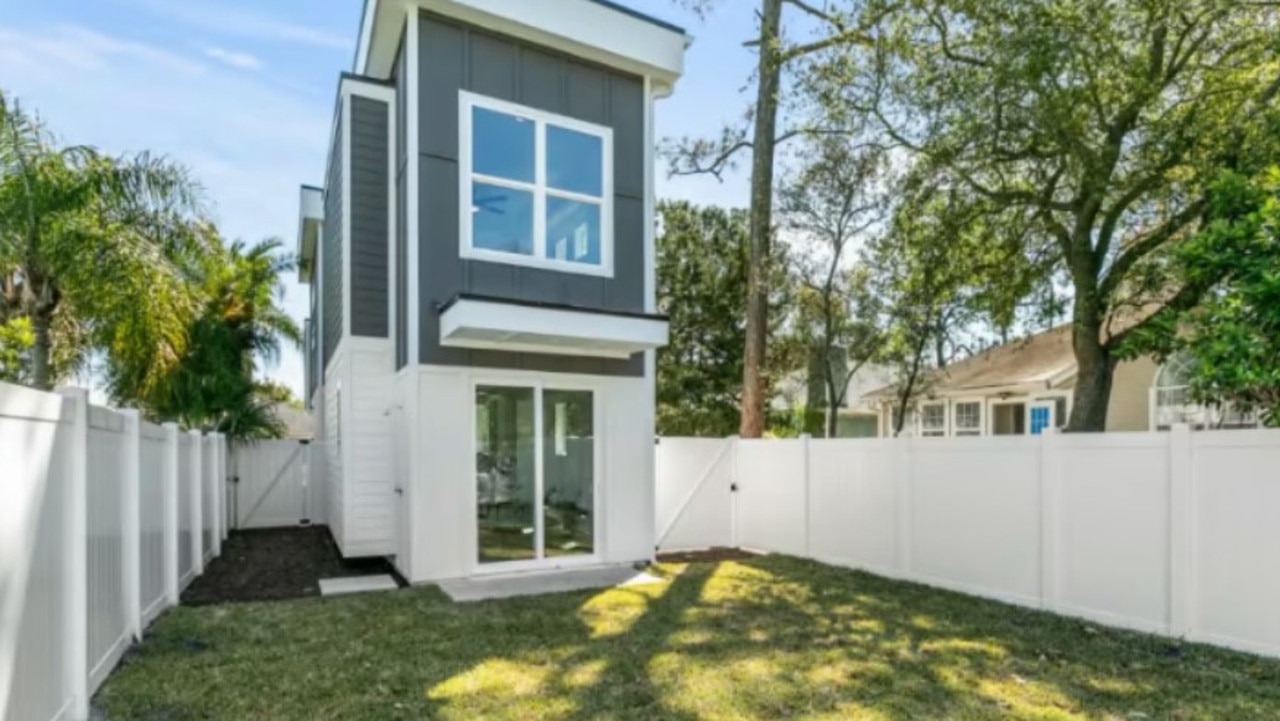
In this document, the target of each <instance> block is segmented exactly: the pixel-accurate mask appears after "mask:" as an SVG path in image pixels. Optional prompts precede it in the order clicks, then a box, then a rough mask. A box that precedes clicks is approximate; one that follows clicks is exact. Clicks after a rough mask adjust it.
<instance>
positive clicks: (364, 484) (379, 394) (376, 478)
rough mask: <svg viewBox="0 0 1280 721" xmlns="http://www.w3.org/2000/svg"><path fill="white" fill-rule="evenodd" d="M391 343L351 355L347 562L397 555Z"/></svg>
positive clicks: (365, 346)
mask: <svg viewBox="0 0 1280 721" xmlns="http://www.w3.org/2000/svg"><path fill="white" fill-rule="evenodd" d="M393 352H394V349H393V348H392V346H391V343H390V342H389V341H370V340H369V339H360V343H359V344H353V345H352V346H351V347H350V350H349V351H348V354H347V357H348V358H349V359H350V361H349V362H350V369H349V373H348V378H350V383H349V386H350V388H351V391H350V397H349V398H348V399H345V402H346V407H347V408H349V409H350V414H349V418H350V423H346V424H344V430H346V432H347V438H346V440H345V441H344V442H347V443H348V447H347V448H346V449H345V453H346V459H347V464H348V465H347V471H348V476H347V478H346V485H347V488H346V518H345V528H344V531H343V535H344V538H343V543H342V546H343V551H344V553H345V555H347V556H357V555H359V556H375V555H376V556H383V555H391V554H393V553H395V551H396V548H395V530H396V523H395V509H396V503H395V498H396V495H395V458H394V442H393V439H392V436H391V416H390V410H391V405H392V403H393V399H394V395H395V393H394V381H395V379H394V376H393V374H392V361H393V356H392V354H393Z"/></svg>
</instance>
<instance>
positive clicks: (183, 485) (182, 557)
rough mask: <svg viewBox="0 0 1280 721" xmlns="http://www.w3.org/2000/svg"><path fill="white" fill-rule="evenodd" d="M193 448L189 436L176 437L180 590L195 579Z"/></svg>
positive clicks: (192, 442)
mask: <svg viewBox="0 0 1280 721" xmlns="http://www.w3.org/2000/svg"><path fill="white" fill-rule="evenodd" d="M194 446H195V441H194V440H193V439H192V437H191V434H189V433H181V434H179V435H178V585H179V587H180V588H186V587H187V586H188V585H189V584H190V583H191V582H192V581H193V580H195V577H196V570H195V563H194V561H193V555H194V553H193V551H192V550H191V549H192V547H193V543H192V536H193V535H194V528H195V527H194V526H193V524H192V523H191V508H192V504H193V503H194V501H193V499H192V495H193V493H194V491H195V488H194V487H195V484H196V479H197V478H198V476H197V475H196V474H194V473H192V472H191V465H192V460H193V459H194V458H195V455H194V451H193V447H194Z"/></svg>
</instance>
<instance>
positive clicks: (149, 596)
mask: <svg viewBox="0 0 1280 721" xmlns="http://www.w3.org/2000/svg"><path fill="white" fill-rule="evenodd" d="M140 435H141V443H142V452H141V458H140V464H139V465H140V469H139V470H140V477H139V479H138V496H139V498H138V521H139V532H140V538H139V542H138V546H139V556H140V557H139V572H140V576H141V579H140V582H141V588H140V589H139V597H140V602H141V604H142V616H143V624H144V625H145V624H147V623H149V622H150V621H151V620H152V619H154V618H155V617H156V616H157V615H159V613H160V611H161V610H163V608H164V602H165V598H166V596H165V548H164V545H165V533H164V530H165V523H166V521H167V518H166V515H165V513H166V510H165V474H166V470H165V465H166V459H165V450H166V449H165V431H164V428H161V427H160V426H155V425H151V424H149V423H144V424H143V425H142V429H141V432H140Z"/></svg>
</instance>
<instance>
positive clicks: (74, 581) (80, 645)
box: [59, 388, 89, 721]
mask: <svg viewBox="0 0 1280 721" xmlns="http://www.w3.org/2000/svg"><path fill="white" fill-rule="evenodd" d="M59 393H60V394H62V395H64V396H67V397H68V398H70V399H71V401H72V404H73V406H74V407H75V418H74V419H73V420H72V422H71V444H70V445H71V449H70V454H71V455H70V458H69V463H68V466H69V470H70V475H69V477H68V478H67V499H66V506H65V508H64V509H63V513H64V516H63V528H64V532H65V534H66V535H65V537H64V538H63V543H64V546H63V547H64V549H65V551H64V552H65V553H66V563H65V565H64V566H63V572H64V573H65V574H66V575H65V576H64V579H63V580H64V585H65V588H66V589H67V603H66V606H65V607H64V608H65V609H66V611H65V612H66V617H65V618H64V619H63V623H64V628H66V630H67V632H66V633H64V634H62V638H63V639H65V641H64V642H65V644H66V647H65V649H64V651H65V656H64V658H65V659H66V665H65V666H64V667H63V671H64V673H65V674H66V676H65V679H66V684H67V688H68V689H69V690H70V692H71V718H72V719H75V720H76V721H81V720H82V719H87V718H89V549H88V544H89V539H88V532H89V497H88V493H89V491H88V489H89V392H88V391H87V390H85V389H83V388H65V389H62V390H60V391H59Z"/></svg>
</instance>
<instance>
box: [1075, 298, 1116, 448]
mask: <svg viewBox="0 0 1280 721" xmlns="http://www.w3.org/2000/svg"><path fill="white" fill-rule="evenodd" d="M1087 315H1088V316H1089V317H1094V316H1093V314H1091V313H1090V314H1087ZM1099 331H1100V327H1099V325H1098V324H1097V323H1096V322H1090V321H1089V320H1088V319H1080V313H1079V311H1077V320H1076V322H1075V327H1074V331H1073V338H1072V342H1073V344H1074V346H1075V355H1076V368H1077V370H1076V387H1075V390H1074V392H1073V398H1072V404H1071V420H1070V422H1069V423H1068V424H1067V432H1068V433H1079V432H1097V433H1101V432H1103V431H1105V430H1106V429H1107V405H1108V404H1109V402H1110V400H1111V380H1112V378H1113V377H1114V375H1115V367H1116V362H1115V359H1114V358H1112V357H1111V351H1110V350H1109V349H1107V348H1106V347H1104V346H1103V345H1102V343H1101V342H1100V340H1099Z"/></svg>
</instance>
